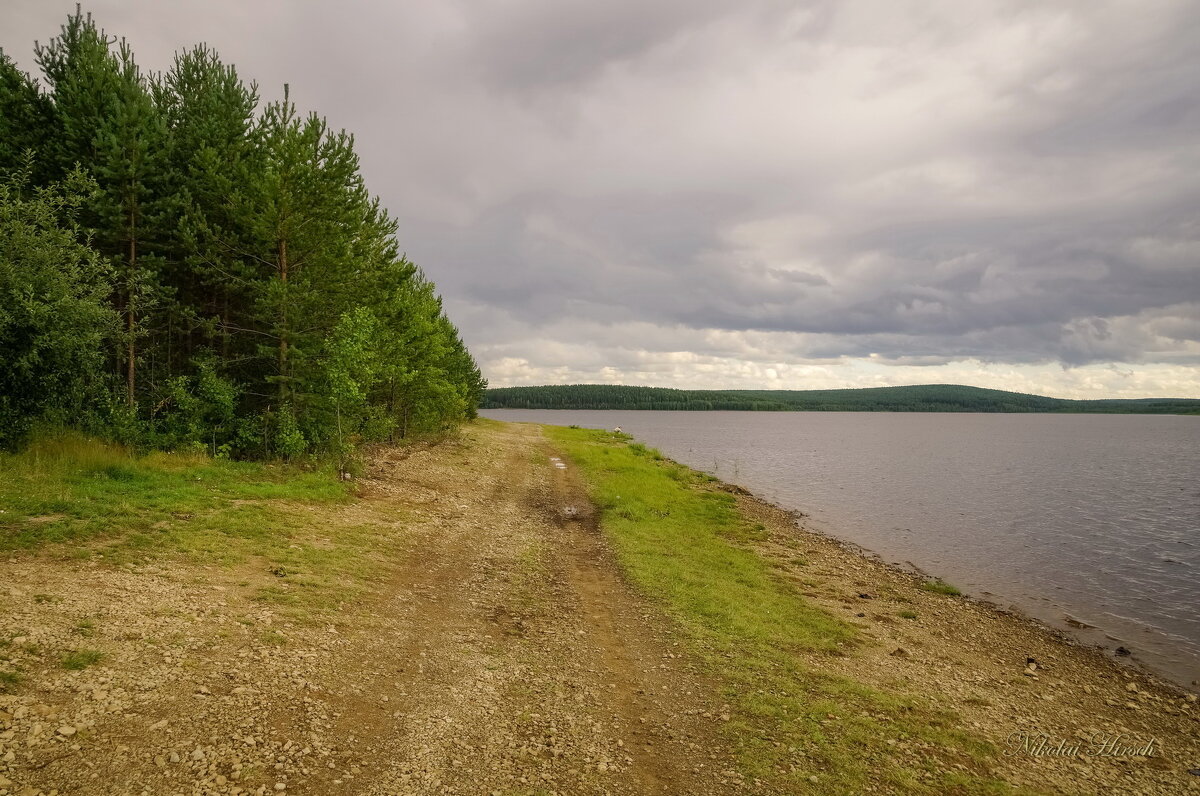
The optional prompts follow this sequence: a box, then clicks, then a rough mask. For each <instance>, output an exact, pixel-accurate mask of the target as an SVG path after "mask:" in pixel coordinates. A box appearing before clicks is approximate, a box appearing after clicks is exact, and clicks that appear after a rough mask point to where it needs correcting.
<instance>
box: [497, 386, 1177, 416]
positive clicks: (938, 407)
mask: <svg viewBox="0 0 1200 796" xmlns="http://www.w3.org/2000/svg"><path fill="white" fill-rule="evenodd" d="M483 408H484V409H652V410H667V411H676V410H677V411H712V410H730V411H760V412H795V411H803V412H1102V413H1117V414H1132V413H1137V414H1200V400H1197V399H1186V398H1147V399H1131V400H1123V399H1107V400H1091V401H1077V400H1068V399H1063V398H1049V397H1046V396H1044V395H1028V394H1025V393H1015V392H1008V391H1005V390H988V389H983V388H980V387H967V386H963V385H958V384H924V385H915V386H909V387H865V388H860V389H845V390H675V389H671V388H667V387H627V386H624V385H615V384H571V385H553V386H543V387H496V388H492V389H489V390H487V391H486V392H485V393H484V398H483Z"/></svg>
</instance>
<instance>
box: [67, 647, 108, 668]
mask: <svg viewBox="0 0 1200 796" xmlns="http://www.w3.org/2000/svg"><path fill="white" fill-rule="evenodd" d="M103 659H104V653H103V652H101V651H100V650H73V651H71V652H68V653H67V654H66V655H64V656H62V660H61V661H60V662H61V663H62V667H63V668H64V669H71V670H73V671H77V670H79V669H86V668H87V667H89V666H94V665H95V664H97V663H99V662H100V661H101V660H103Z"/></svg>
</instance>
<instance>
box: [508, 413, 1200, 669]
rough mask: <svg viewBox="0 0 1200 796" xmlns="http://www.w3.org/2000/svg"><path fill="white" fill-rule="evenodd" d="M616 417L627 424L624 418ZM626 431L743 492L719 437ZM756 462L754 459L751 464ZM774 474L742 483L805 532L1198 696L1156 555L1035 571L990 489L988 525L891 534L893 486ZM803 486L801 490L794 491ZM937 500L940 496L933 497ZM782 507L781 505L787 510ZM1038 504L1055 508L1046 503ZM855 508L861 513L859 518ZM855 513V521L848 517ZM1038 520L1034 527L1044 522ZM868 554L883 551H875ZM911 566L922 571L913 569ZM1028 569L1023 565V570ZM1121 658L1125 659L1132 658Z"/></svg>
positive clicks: (902, 518)
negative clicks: (1117, 567)
mask: <svg viewBox="0 0 1200 796" xmlns="http://www.w3.org/2000/svg"><path fill="white" fill-rule="evenodd" d="M564 413H565V414H571V415H572V417H574V414H573V413H572V412H571V411H570V410H564ZM509 414H512V415H517V416H518V417H519V416H520V415H523V414H527V415H529V420H528V422H535V423H536V422H547V423H551V424H560V423H561V424H566V423H571V422H577V423H583V425H584V426H589V427H602V426H611V425H612V423H613V422H617V421H616V420H615V419H613V420H608V419H606V418H605V416H604V415H605V413H603V412H597V413H589V414H584V415H580V416H579V417H578V419H569V418H567V417H565V416H564V417H563V418H562V419H561V420H560V419H558V418H554V417H545V414H546V413H542V412H529V413H525V412H516V411H496V412H495V413H494V415H493V416H495V417H496V418H497V419H501V420H504V421H505V422H522V420H517V419H516V418H513V419H512V420H509V419H508V418H506V417H505V416H506V415H509ZM539 414H540V415H542V417H541V418H539V417H538V415H539ZM614 414H616V416H617V417H620V413H614ZM659 414H663V413H659ZM718 414H721V413H718ZM726 414H736V413H726ZM626 420H627V422H628V424H630V425H631V427H632V428H634V429H640V430H642V431H645V432H647V433H649V432H651V431H655V433H656V434H657V437H656V439H657V440H658V441H660V442H661V443H662V444H664V445H667V446H670V447H671V448H672V451H671V452H672V453H673V454H677V455H679V456H681V457H683V458H684V459H687V460H688V465H687V466H691V467H695V468H696V469H697V470H699V471H701V472H706V473H708V474H710V475H713V476H716V477H720V478H732V479H733V480H734V481H739V482H740V479H739V476H738V474H737V473H736V470H730V469H727V468H726V467H725V464H727V462H726V461H725V459H728V458H729V457H732V456H735V455H738V454H737V451H736V445H733V446H732V447H731V443H730V439H727V438H725V437H721V436H720V435H717V436H716V437H714V439H715V440H716V441H715V443H714V445H715V448H714V450H717V451H718V452H712V453H708V454H707V456H708V458H707V459H706V458H704V456H703V455H702V454H704V452H705V451H707V450H708V448H709V447H714V445H709V443H710V442H712V441H713V440H709V438H707V437H701V438H700V442H698V443H697V444H696V446H695V447H696V450H697V451H699V452H700V453H696V454H692V453H689V452H688V451H690V450H691V449H692V447H693V446H692V443H691V442H689V439H690V438H689V436H688V433H687V430H688V429H689V428H692V426H693V425H695V424H682V425H680V424H678V423H676V424H671V423H668V422H667V421H665V420H664V421H662V422H663V425H661V427H660V425H658V423H657V421H651V420H646V421H644V422H645V423H646V424H647V425H646V426H644V427H643V424H642V423H643V421H635V419H633V418H626V419H625V420H622V421H621V422H622V424H625V422H626ZM737 428H740V426H737ZM664 429H665V431H664ZM727 436H728V435H726V437H727ZM642 441H643V442H644V443H645V444H658V443H657V442H651V441H648V440H642ZM722 445H723V447H721V446H722ZM718 449H719V450H718ZM823 450H824V453H825V454H826V455H831V454H836V453H837V451H835V450H829V449H828V446H825V448H824V449H823ZM743 452H744V451H743ZM717 455H720V456H722V457H724V458H723V459H722V462H721V464H720V466H717V465H716V464H715V463H714V459H713V458H712V457H713V456H717ZM753 461H754V458H753V457H752V456H751V457H750V462H751V463H752V462H753ZM763 461H765V460H760V464H762V463H763ZM743 463H745V462H743ZM779 464H780V462H778V461H776V462H775V463H774V464H772V465H770V466H769V469H768V468H766V467H765V466H760V467H755V466H753V464H750V465H747V466H746V467H745V468H744V469H743V472H742V476H743V477H749V478H752V479H754V480H755V481H756V485H757V487H762V488H764V489H766V490H767V492H769V493H771V494H772V497H765V496H763V495H759V497H761V498H762V499H764V500H767V501H768V502H772V501H776V500H779V501H781V502H780V503H779V505H780V506H781V507H782V508H785V509H792V508H794V509H796V510H799V511H801V512H803V513H806V519H805V525H806V527H808V528H809V529H810V530H816V531H817V532H820V533H823V534H826V535H828V536H831V537H833V538H837V539H841V540H844V541H845V542H846V543H847V544H850V545H853V546H854V547H855V549H858V550H859V551H860V552H861V553H862V554H863V555H866V556H869V557H870V556H877V557H878V558H879V559H880V560H886V561H890V562H892V563H893V564H894V565H896V566H899V567H901V568H909V567H911V568H912V569H914V570H917V571H924V572H927V573H929V572H936V573H937V574H938V575H939V576H943V577H945V578H946V580H948V581H949V582H951V583H953V584H954V585H956V586H958V587H959V588H962V589H963V590H964V591H967V592H968V593H969V594H970V595H971V596H972V597H973V598H974V599H977V600H980V601H983V602H985V603H989V604H991V605H994V606H996V607H998V608H1002V609H1004V610H1008V611H1014V612H1017V613H1019V614H1021V615H1022V616H1024V617H1026V618H1028V619H1029V620H1030V621H1035V622H1037V623H1040V624H1042V625H1043V626H1045V627H1046V628H1047V629H1048V630H1053V631H1056V632H1058V633H1059V634H1062V635H1064V636H1065V637H1066V638H1068V639H1071V640H1073V641H1075V642H1077V643H1080V644H1083V645H1087V646H1095V647H1098V648H1100V649H1103V650H1107V651H1108V654H1109V655H1110V657H1112V658H1113V659H1114V660H1115V661H1116V662H1117V663H1118V664H1121V665H1127V664H1130V663H1135V664H1136V666H1138V667H1140V668H1141V669H1143V670H1146V671H1148V672H1150V673H1153V674H1154V675H1155V676H1157V677H1160V678H1162V679H1164V680H1166V681H1169V682H1172V683H1175V684H1177V685H1179V686H1180V687H1182V688H1183V689H1185V690H1188V691H1191V692H1197V693H1200V650H1198V649H1197V646H1196V643H1197V642H1196V636H1195V635H1194V630H1195V627H1196V624H1195V622H1194V619H1191V618H1188V612H1187V611H1186V606H1187V600H1186V596H1187V595H1188V594H1191V593H1192V592H1194V588H1191V587H1188V588H1186V589H1184V588H1181V586H1180V581H1179V578H1180V575H1179V572H1184V573H1185V576H1186V572H1187V568H1186V567H1179V568H1174V569H1172V571H1170V572H1166V571H1162V570H1163V568H1169V567H1172V566H1173V565H1168V564H1160V563H1157V561H1156V559H1155V557H1154V556H1149V557H1148V558H1145V559H1142V560H1139V561H1138V562H1134V563H1132V564H1131V565H1130V566H1131V569H1130V571H1129V572H1128V573H1119V574H1118V575H1117V576H1115V577H1113V578H1107V577H1106V576H1105V575H1103V574H1102V573H1103V572H1105V571H1107V570H1108V569H1109V567H1110V566H1112V564H1111V562H1107V561H1106V560H1105V558H1104V557H1102V556H1098V555H1097V554H1094V553H1087V554H1081V553H1078V552H1075V551H1064V554H1063V557H1062V558H1061V561H1062V562H1063V563H1064V565H1067V570H1066V571H1065V574H1061V573H1060V569H1059V568H1057V567H1055V566H1053V565H1051V564H1050V563H1049V562H1051V561H1057V560H1059V559H1058V558H1057V557H1047V556H1045V555H1039V556H1036V559H1037V560H1032V559H1031V558H1030V556H1029V555H1028V554H1027V551H1025V549H1024V548H1025V547H1028V546H1029V545H1030V544H1031V543H1032V544H1035V545H1036V544H1037V543H1038V542H1039V540H1038V539H1037V538H1036V537H1037V536H1038V534H1037V533H1034V534H1031V536H1033V537H1035V538H1033V539H1032V540H1031V539H1030V538H1026V536H1020V535H1018V537H1017V538H1016V539H1015V540H1014V541H1003V536H1002V533H1004V532H1007V531H1006V530H1005V531H1002V530H999V529H1007V528H1008V525H1007V522H1008V521H1007V519H1006V516H1008V515H1010V514H1011V512H1010V511H1009V510H1008V509H1006V508H1005V502H1004V501H1005V496H1004V495H1003V494H1002V493H996V490H994V489H993V490H988V489H980V490H978V491H979V492H980V493H981V495H982V498H983V499H985V500H986V499H989V498H990V499H993V500H994V501H999V502H994V503H993V504H992V505H993V509H992V512H993V514H992V515H985V514H979V515H978V516H976V515H974V514H971V511H972V510H971V509H959V510H964V511H967V512H968V519H969V520H970V521H972V522H974V524H971V522H968V523H967V524H966V525H962V524H961V523H960V524H958V525H956V524H955V521H956V519H957V518H956V517H955V516H954V515H953V513H948V512H947V511H943V510H942V509H943V507H944V506H947V505H950V503H953V499H952V498H947V499H948V500H950V503H934V504H933V505H932V506H924V507H923V508H919V509H915V510H914V509H913V508H912V507H911V506H908V507H907V508H906V507H905V505H901V506H899V507H898V508H897V512H898V514H897V519H896V520H895V522H894V523H893V522H892V520H891V514H892V510H891V508H890V500H892V499H897V498H901V497H902V496H899V495H897V494H895V491H896V490H892V489H888V488H886V484H885V485H882V486H883V487H884V492H885V496H886V497H887V500H886V501H885V500H882V499H878V498H877V499H874V502H872V498H871V496H870V495H864V496H862V497H863V499H865V500H866V503H862V502H861V501H859V502H855V503H852V504H851V503H844V502H843V503H839V500H840V499H841V498H840V496H841V495H842V493H841V492H840V491H838V490H836V489H833V488H832V487H831V486H830V484H833V485H834V486H836V485H837V484H839V483H841V484H842V485H843V486H844V487H845V489H846V490H847V491H846V494H847V495H853V494H854V493H853V485H852V484H849V483H846V482H844V481H843V478H842V477H843V476H845V475H846V473H845V472H843V471H844V470H845V468H842V467H839V466H837V465H834V466H832V472H833V477H831V480H829V481H825V482H821V481H820V479H818V481H819V482H818V483H817V484H816V485H815V487H816V488H815V490H810V489H808V488H805V487H804V486H803V483H802V482H797V481H796V479H795V478H794V477H791V480H790V481H789V477H790V476H787V472H788V471H786V470H781V469H780V468H779ZM797 484H799V485H800V486H799V487H797V488H793V487H795V486H796V485H797ZM789 485H791V486H789ZM1017 486H1018V487H1019V486H1020V485H1019V484H1018V485H1017ZM822 488H823V489H824V491H822ZM1059 488H1066V489H1070V486H1069V485H1067V486H1065V487H1064V486H1063V485H1062V484H1060V485H1059ZM831 492H832V494H831ZM1043 492H1044V490H1043ZM989 493H996V494H989ZM1018 494H1020V493H1018ZM1039 494H1041V493H1039ZM1052 494H1057V492H1055V493H1052ZM938 495H940V493H937V494H936V495H935V497H937V496H938ZM777 496H783V497H777ZM943 497H945V496H943ZM1043 497H1044V495H1043ZM785 500H786V502H783V501H785ZM1142 502H1143V503H1145V501H1142ZM901 503H903V501H902V500H901ZM1032 505H1038V504H1036V503H1035V504H1032ZM1043 505H1046V506H1047V508H1049V507H1050V506H1049V505H1048V504H1043ZM831 507H833V509H834V511H832V512H830V511H828V509H830V508H831ZM855 507H859V508H861V511H860V510H856V508H855ZM848 508H849V509H851V510H850V511H846V509H848ZM914 511H916V513H914ZM939 511H940V512H941V513H939ZM1081 511H1082V509H1081ZM1060 513H1061V512H1060ZM1033 514H1034V515H1035V516H1034V521H1035V523H1036V522H1037V517H1036V515H1037V512H1033ZM923 518H924V519H923ZM892 524H897V525H903V526H904V527H905V528H913V529H917V532H915V533H909V534H907V535H905V534H901V535H900V536H894V535H887V529H888V528H890V527H891V525H892ZM1026 524H1027V525H1028V524H1029V523H1026ZM1110 524H1111V523H1110ZM958 527H962V528H972V529H975V530H973V531H971V532H965V531H964V532H957V531H956V530H955V529H956V528H958ZM1031 527H1032V526H1031ZM983 528H993V529H998V530H997V531H996V534H1001V535H1000V536H997V538H996V539H992V538H990V537H991V536H992V534H985V533H984V532H983V531H981V530H978V529H983ZM1017 530H1019V529H1017ZM1059 530H1060V529H1059V528H1058V527H1055V529H1054V531H1055V533H1058V532H1059ZM1102 530H1103V529H1102ZM940 531H945V533H947V534H948V541H947V542H945V543H942V542H940V541H939V539H940V538H941V533H940ZM1061 531H1062V532H1063V533H1064V534H1066V535H1065V536H1063V537H1062V538H1063V539H1064V540H1074V543H1076V544H1077V545H1078V544H1084V545H1087V546H1092V544H1091V542H1089V541H1088V540H1090V539H1092V538H1093V537H1091V536H1089V535H1088V533H1089V532H1090V530H1089V529H1088V528H1079V529H1075V528H1070V527H1066V526H1063V527H1062V528H1061ZM1039 533H1040V532H1039ZM1128 533H1129V532H1128V529H1119V528H1117V529H1110V530H1109V531H1108V532H1107V536H1105V535H1104V533H1103V532H1102V533H1101V535H1099V536H1097V537H1095V538H1096V540H1097V541H1096V544H1101V543H1104V542H1107V543H1108V544H1109V545H1110V546H1111V545H1112V544H1114V543H1118V544H1119V542H1115V541H1114V540H1120V539H1124V538H1127V537H1128ZM1072 534H1074V535H1072ZM1043 535H1044V534H1043ZM985 536H986V537H988V538H985ZM1027 536H1029V535H1027ZM1172 538H1175V537H1170V536H1167V537H1155V536H1153V535H1151V537H1150V539H1151V540H1152V541H1153V540H1158V541H1157V542H1156V544H1158V546H1157V547H1155V548H1153V549H1155V550H1166V551H1167V552H1169V551H1170V550H1171V549H1174V548H1172V545H1173V542H1171V541H1170V539H1172ZM872 543H874V544H875V545H877V546H872ZM1064 543H1066V541H1064ZM943 544H945V545H946V546H945V547H944V548H943V547H942V546H941V545H943ZM981 547H982V548H986V549H991V550H992V551H993V554H994V555H996V556H997V558H996V559H995V561H996V565H995V566H991V567H989V566H987V565H986V564H985V565H980V564H979V563H978V559H977V558H975V557H974V553H973V551H977V550H979V549H980V548H981ZM1178 549H1180V550H1183V549H1185V548H1178ZM1049 552H1052V551H1049ZM914 557H916V558H917V559H918V560H917V561H914V560H913V559H914ZM1022 561H1025V563H1024V564H1022V563H1017V562H1022ZM938 562H940V563H938ZM1060 574H1061V576H1060ZM1158 574H1161V577H1162V580H1159V581H1155V580H1153V578H1154V577H1155V576H1156V575H1158ZM1138 583H1146V584H1151V585H1148V586H1145V587H1142V586H1139V585H1137V584H1138ZM1147 589H1148V590H1149V592H1150V594H1149V596H1150V597H1151V598H1154V604H1151V603H1149V602H1143V599H1144V598H1145V596H1146V593H1147ZM1126 652H1128V653H1129V654H1128V655H1126V654H1125V653H1126Z"/></svg>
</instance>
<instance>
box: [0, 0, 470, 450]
mask: <svg viewBox="0 0 1200 796" xmlns="http://www.w3.org/2000/svg"><path fill="white" fill-rule="evenodd" d="M34 53H35V59H36V63H37V66H38V67H39V68H40V70H41V81H39V80H38V79H36V78H34V77H33V76H31V75H30V74H27V73H25V72H22V71H21V70H20V69H19V68H18V67H17V65H16V63H15V62H14V61H13V60H12V59H11V58H9V57H8V55H6V54H5V53H3V52H0V357H2V358H3V367H2V368H0V445H6V446H11V445H13V444H16V443H17V442H19V441H20V440H21V439H22V438H23V437H24V436H26V435H27V434H28V433H29V431H30V429H31V428H33V427H35V426H36V425H37V424H39V423H52V424H67V425H72V426H76V427H80V428H83V429H85V430H88V431H98V432H102V433H105V434H107V435H109V436H112V437H115V438H117V439H118V440H121V441H125V442H130V443H135V444H138V445H144V446H153V447H162V448H168V449H179V448H197V449H200V448H202V449H207V450H209V451H210V452H212V453H214V454H218V455H230V456H283V457H293V456H297V455H300V454H304V453H308V452H327V451H333V452H335V453H346V452H348V451H349V450H350V449H351V448H353V446H354V445H355V444H357V443H359V442H361V441H369V440H384V439H394V438H397V437H405V436H409V435H412V434H415V433H422V432H429V431H436V430H438V429H441V428H444V427H446V426H448V425H450V424H453V423H455V422H457V421H459V420H461V419H463V418H467V417H471V416H473V415H474V411H475V408H476V406H477V405H478V403H479V401H480V399H481V398H482V394H483V391H484V388H485V387H486V382H485V380H484V379H483V378H482V375H481V373H480V371H479V368H478V367H477V365H476V363H475V361H474V359H473V358H472V357H471V355H470V353H469V352H468V351H467V349H466V347H465V346H464V344H463V342H462V339H461V337H460V335H459V333H458V330H457V329H456V328H455V326H454V325H453V324H452V323H451V322H450V321H449V319H448V318H447V317H446V314H445V312H444V311H443V308H442V302H441V299H440V297H439V296H438V294H437V292H436V290H435V288H434V285H433V284H432V283H431V282H430V281H429V280H428V279H427V278H426V277H425V275H424V274H423V273H422V271H421V269H420V268H419V267H417V266H416V265H415V264H414V263H412V262H410V261H409V260H408V259H407V258H406V257H405V256H404V255H403V254H402V253H401V251H400V249H399V245H398V243H397V240H396V231H397V226H396V222H395V220H393V219H392V218H390V217H389V216H388V214H387V212H386V211H385V210H384V208H383V207H381V205H380V202H379V200H378V198H376V197H374V196H372V195H371V194H370V193H369V192H368V191H367V189H366V187H365V185H364V181H363V176H362V173H361V170H360V166H359V159H358V156H357V155H356V153H355V148H354V138H353V137H352V136H351V135H350V134H348V133H347V132H345V131H344V130H336V129H333V128H332V127H330V125H329V124H328V122H327V121H326V119H324V118H323V117H321V116H319V115H317V114H315V113H309V114H302V113H301V112H300V111H299V110H298V109H297V107H296V105H295V103H293V102H292V101H291V99H290V98H289V95H288V90H287V87H286V86H285V87H284V90H283V96H282V97H281V98H279V99H276V100H273V101H270V102H267V103H265V104H263V103H261V102H260V98H259V93H258V87H257V86H256V85H255V84H254V83H252V82H246V81H245V80H244V79H242V78H241V77H240V76H239V74H238V72H237V70H236V68H235V67H234V66H232V65H230V64H226V63H224V62H223V61H222V60H221V58H220V57H219V55H218V54H217V53H216V52H215V51H214V50H212V49H210V48H209V47H207V46H205V45H198V46H195V47H192V48H191V49H188V50H186V51H183V52H180V53H178V54H176V56H175V59H174V63H173V64H172V66H171V67H170V69H169V70H167V71H166V72H165V73H156V74H148V73H146V72H144V71H143V70H142V69H141V68H140V67H139V66H138V65H137V63H136V61H135V59H134V55H133V52H132V49H131V48H130V46H129V45H128V43H127V42H125V41H124V40H120V41H118V40H116V39H114V38H112V37H110V36H108V35H107V34H106V33H105V32H104V30H103V29H101V28H99V27H97V25H96V23H95V22H94V21H93V19H92V17H91V15H90V14H88V15H84V14H83V13H82V12H80V11H79V9H78V8H77V9H76V12H75V13H74V14H73V15H71V16H70V17H69V18H68V19H67V22H66V24H64V25H63V26H62V28H61V31H60V33H59V35H58V36H56V37H55V38H53V39H51V40H50V41H49V42H48V43H46V44H44V45H41V44H38V45H36V46H35V49H34Z"/></svg>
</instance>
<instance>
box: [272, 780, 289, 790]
mask: <svg viewBox="0 0 1200 796" xmlns="http://www.w3.org/2000/svg"><path fill="white" fill-rule="evenodd" d="M275 790H277V791H285V790H287V783H286V782H276V783H275Z"/></svg>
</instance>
